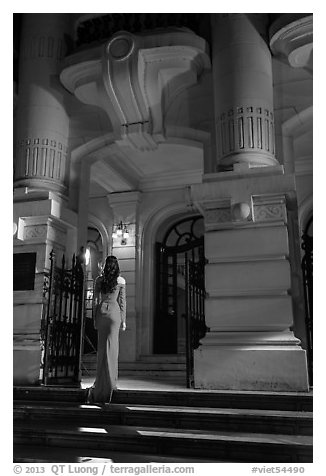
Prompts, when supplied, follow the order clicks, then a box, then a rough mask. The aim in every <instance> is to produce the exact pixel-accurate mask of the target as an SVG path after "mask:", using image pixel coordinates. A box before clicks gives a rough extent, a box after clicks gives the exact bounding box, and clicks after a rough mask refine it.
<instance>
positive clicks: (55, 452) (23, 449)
mask: <svg viewBox="0 0 326 476" xmlns="http://www.w3.org/2000/svg"><path fill="white" fill-rule="evenodd" d="M13 461H14V463H72V462H73V463H77V464H81V463H87V464H98V463H111V462H112V463H152V464H153V463H154V464H155V463H159V464H164V463H171V457H169V456H161V455H153V454H148V453H128V452H126V451H112V450H111V451H110V450H100V449H94V448H74V447H70V448H63V447H55V446H53V447H51V446H48V447H46V446H42V451H41V452H40V447H39V446H38V445H27V444H26V445H25V444H24V445H16V446H15V447H14V450H13ZM216 462H217V461H216V460H211V459H209V458H194V457H190V456H187V457H186V458H182V457H178V456H174V457H173V463H183V464H189V463H216ZM218 462H219V463H223V462H224V461H218Z"/></svg>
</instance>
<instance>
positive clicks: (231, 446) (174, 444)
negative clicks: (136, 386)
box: [14, 422, 312, 463]
mask: <svg viewBox="0 0 326 476" xmlns="http://www.w3.org/2000/svg"><path fill="white" fill-rule="evenodd" d="M26 443H27V444H33V445H35V444H37V445H40V446H42V447H43V446H47V445H48V446H49V445H50V446H57V447H65V448H67V447H74V448H76V447H78V448H87V449H101V450H109V451H119V450H121V449H124V451H128V452H132V453H135V454H138V453H150V454H153V455H166V456H168V457H169V458H171V460H170V461H171V462H173V457H174V456H178V457H187V456H189V455H191V456H192V457H200V458H210V459H213V460H216V459H217V460H221V459H222V460H224V461H234V462H257V463H261V462H264V463H266V462H278V463H281V462H284V463H285V462H286V463H290V462H291V463H299V462H300V463H307V462H311V461H312V437H311V436H302V435H271V434H260V433H242V432H227V431H208V430H186V429H179V428H178V429H171V428H157V427H149V426H147V427H146V426H126V425H111V424H110V425H105V424H104V425H102V426H101V427H100V428H95V427H94V426H88V427H87V426H86V427H82V426H80V425H78V424H76V425H75V426H71V425H68V424H67V423H64V424H63V423H52V424H51V425H50V426H49V424H48V422H39V423H38V424H37V426H36V424H35V422H29V423H27V422H24V423H21V424H20V425H17V426H15V430H14V444H22V445H23V444H26Z"/></svg>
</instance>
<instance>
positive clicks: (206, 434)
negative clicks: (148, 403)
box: [14, 421, 313, 447]
mask: <svg viewBox="0 0 326 476" xmlns="http://www.w3.org/2000/svg"><path fill="white" fill-rule="evenodd" d="M31 431H32V433H33V434H34V435H36V434H37V433H41V434H42V436H45V435H49V434H56V433H59V434H60V435H61V437H63V435H67V436H76V435H79V436H81V435H85V436H86V435H87V436H90V434H91V435H92V436H93V437H94V436H96V437H100V438H104V437H105V436H106V437H108V438H109V437H113V438H119V439H121V438H128V437H131V438H133V437H134V438H143V437H145V438H146V437H148V438H152V439H153V438H158V437H159V438H177V439H183V440H184V439H187V440H204V441H216V442H218V441H224V442H225V441H229V442H234V441H237V442H242V443H249V444H257V443H258V444H268V445H281V446H283V445H292V446H293V445H295V446H306V447H310V446H312V441H313V439H312V436H306V435H278V434H269V433H245V432H228V431H211V430H194V429H192V430H187V429H178V428H158V427H145V426H126V425H102V426H101V427H97V428H94V427H87V426H78V427H75V428H72V427H71V425H68V424H67V423H62V422H57V421H56V422H53V423H52V422H51V427H49V424H48V422H37V426H36V423H35V422H22V423H21V424H19V425H15V430H14V434H15V433H17V432H28V433H30V432H31Z"/></svg>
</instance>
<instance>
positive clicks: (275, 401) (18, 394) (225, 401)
mask: <svg viewBox="0 0 326 476" xmlns="http://www.w3.org/2000/svg"><path fill="white" fill-rule="evenodd" d="M85 395H86V390H84V389H80V388H60V387H51V386H47V387H44V386H35V387H19V386H16V387H14V391H13V398H14V400H15V401H18V400H28V401H35V402H38V401H60V402H79V403H84V402H85ZM112 403H121V404H132V405H159V406H167V405H172V406H173V405H175V406H183V407H206V408H238V409H240V408H248V409H256V410H279V411H305V412H312V411H313V396H312V392H309V393H303V392H258V391H257V392H249V391H231V390H230V391H223V390H196V389H195V390H192V389H186V388H185V389H181V390H138V389H130V390H116V391H115V392H113V398H112Z"/></svg>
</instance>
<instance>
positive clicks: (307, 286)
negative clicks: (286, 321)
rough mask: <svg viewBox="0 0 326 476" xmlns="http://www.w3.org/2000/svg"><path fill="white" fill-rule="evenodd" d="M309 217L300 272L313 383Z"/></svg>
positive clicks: (311, 250)
mask: <svg viewBox="0 0 326 476" xmlns="http://www.w3.org/2000/svg"><path fill="white" fill-rule="evenodd" d="M312 221H313V219H312V218H311V219H310V220H309V222H308V224H307V226H306V230H305V232H304V234H303V236H302V249H303V250H304V256H303V258H302V274H303V284H304V298H305V311H306V335H307V359H308V373H309V383H310V385H312V384H313V237H312V234H310V233H309V231H310V228H312Z"/></svg>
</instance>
